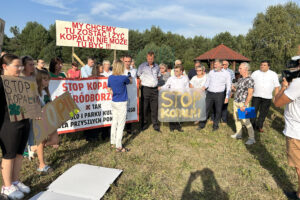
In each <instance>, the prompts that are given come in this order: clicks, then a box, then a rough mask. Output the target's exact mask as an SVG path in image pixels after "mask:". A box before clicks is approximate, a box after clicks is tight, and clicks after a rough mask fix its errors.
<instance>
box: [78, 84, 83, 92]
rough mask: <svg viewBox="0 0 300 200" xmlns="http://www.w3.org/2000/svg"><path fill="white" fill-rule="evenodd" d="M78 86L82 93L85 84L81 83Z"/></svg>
mask: <svg viewBox="0 0 300 200" xmlns="http://www.w3.org/2000/svg"><path fill="white" fill-rule="evenodd" d="M78 86H79V90H80V91H81V90H82V88H83V83H79V84H78Z"/></svg>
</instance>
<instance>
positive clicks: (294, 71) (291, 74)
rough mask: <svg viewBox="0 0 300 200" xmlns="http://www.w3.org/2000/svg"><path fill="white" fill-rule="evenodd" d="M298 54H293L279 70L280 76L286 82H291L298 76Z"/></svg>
mask: <svg viewBox="0 0 300 200" xmlns="http://www.w3.org/2000/svg"><path fill="white" fill-rule="evenodd" d="M299 61H300V56H294V57H292V59H291V60H289V61H288V62H287V64H286V66H285V67H286V68H287V69H285V70H283V71H282V72H281V75H282V76H281V77H282V78H285V79H286V80H287V82H291V81H292V80H293V79H294V78H298V77H300V68H298V67H300V65H299Z"/></svg>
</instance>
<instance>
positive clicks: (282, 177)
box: [245, 132, 294, 193]
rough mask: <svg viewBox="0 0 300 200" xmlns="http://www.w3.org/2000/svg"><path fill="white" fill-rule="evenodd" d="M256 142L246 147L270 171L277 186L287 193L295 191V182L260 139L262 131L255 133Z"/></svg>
mask: <svg viewBox="0 0 300 200" xmlns="http://www.w3.org/2000/svg"><path fill="white" fill-rule="evenodd" d="M255 137H256V138H255V139H256V143H255V144H254V145H250V146H248V145H245V146H246V149H247V150H248V151H249V153H251V154H252V155H253V156H254V157H255V159H257V160H258V161H259V163H260V165H261V166H262V167H263V168H264V169H266V170H268V171H269V173H270V174H271V175H272V177H273V179H274V181H275V182H276V184H277V186H278V187H280V188H281V190H282V191H283V192H284V193H285V192H287V191H293V186H294V184H293V183H291V181H290V180H289V178H288V176H287V174H286V173H285V171H284V169H283V168H281V167H279V166H278V164H277V161H276V160H275V159H274V158H273V156H272V155H271V154H270V153H269V152H268V150H267V148H266V147H265V146H264V145H263V144H262V142H261V140H260V133H257V132H256V134H255Z"/></svg>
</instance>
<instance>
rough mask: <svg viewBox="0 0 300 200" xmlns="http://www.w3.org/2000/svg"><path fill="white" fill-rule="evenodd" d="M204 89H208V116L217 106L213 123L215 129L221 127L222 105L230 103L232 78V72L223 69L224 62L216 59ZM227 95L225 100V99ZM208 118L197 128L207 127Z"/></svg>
mask: <svg viewBox="0 0 300 200" xmlns="http://www.w3.org/2000/svg"><path fill="white" fill-rule="evenodd" d="M202 89H203V90H206V89H207V95H206V118H207V117H208V116H209V113H210V111H211V110H212V108H213V107H214V108H215V111H216V115H215V118H214V120H213V121H214V123H213V131H216V130H218V129H219V122H220V119H221V114H222V107H223V104H224V103H228V98H229V95H230V89H231V78H230V74H229V73H228V72H227V71H225V70H222V62H221V61H220V60H218V59H217V60H215V62H214V70H211V71H210V72H209V73H208V76H207V80H206V82H205V85H204V86H203V87H202ZM224 95H225V100H224ZM206 122H207V120H205V121H201V122H200V123H199V127H198V128H197V130H201V129H203V128H204V127H205V124H206Z"/></svg>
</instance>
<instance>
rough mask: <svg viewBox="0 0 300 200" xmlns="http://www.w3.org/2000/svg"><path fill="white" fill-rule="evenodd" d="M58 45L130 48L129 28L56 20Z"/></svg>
mask: <svg viewBox="0 0 300 200" xmlns="http://www.w3.org/2000/svg"><path fill="white" fill-rule="evenodd" d="M56 45H57V46H68V47H84V48H98V49H116V50H128V29H125V28H117V27H113V26H105V25H96V24H85V23H80V22H68V21H60V20H56Z"/></svg>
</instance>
